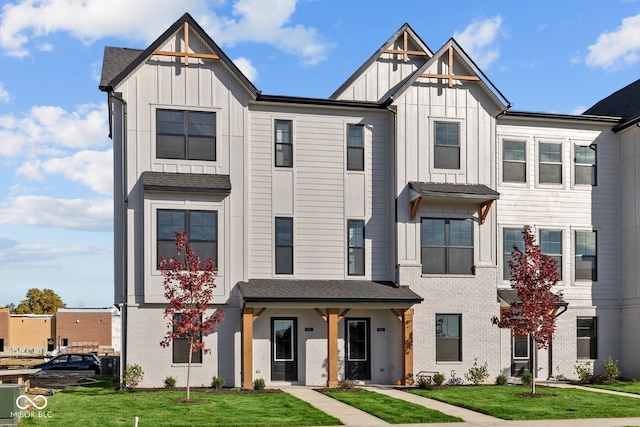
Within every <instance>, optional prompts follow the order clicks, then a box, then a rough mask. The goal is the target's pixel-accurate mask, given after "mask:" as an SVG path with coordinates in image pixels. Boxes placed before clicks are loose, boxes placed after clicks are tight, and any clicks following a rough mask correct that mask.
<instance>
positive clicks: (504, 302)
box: [498, 289, 569, 317]
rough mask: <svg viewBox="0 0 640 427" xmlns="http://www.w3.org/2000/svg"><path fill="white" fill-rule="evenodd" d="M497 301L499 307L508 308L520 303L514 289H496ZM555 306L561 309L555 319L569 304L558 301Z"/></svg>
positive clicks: (561, 300)
mask: <svg viewBox="0 0 640 427" xmlns="http://www.w3.org/2000/svg"><path fill="white" fill-rule="evenodd" d="M498 301H499V302H500V306H501V307H505V308H506V307H510V306H512V305H513V304H517V303H519V302H520V298H518V293H517V292H516V291H515V289H498ZM556 306H557V307H558V309H560V308H562V311H561V312H560V313H558V314H556V317H558V316H560V315H561V314H562V313H564V312H565V311H567V307H568V306H569V303H568V302H566V301H565V300H563V299H560V300H559V301H558V302H557V303H556Z"/></svg>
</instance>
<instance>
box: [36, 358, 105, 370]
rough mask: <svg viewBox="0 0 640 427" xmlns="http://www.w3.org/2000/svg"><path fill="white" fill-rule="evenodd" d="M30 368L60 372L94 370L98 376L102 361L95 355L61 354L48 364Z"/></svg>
mask: <svg viewBox="0 0 640 427" xmlns="http://www.w3.org/2000/svg"><path fill="white" fill-rule="evenodd" d="M30 368H40V369H42V370H43V371H45V370H46V371H48V370H60V371H79V370H83V371H86V370H92V371H93V372H95V373H96V374H99V373H100V359H98V357H97V356H96V355H95V354H91V353H88V354H87V353H83V354H77V353H73V354H61V355H60V356H56V357H54V358H53V359H51V360H49V361H48V362H44V363H38V364H37V365H32V366H30Z"/></svg>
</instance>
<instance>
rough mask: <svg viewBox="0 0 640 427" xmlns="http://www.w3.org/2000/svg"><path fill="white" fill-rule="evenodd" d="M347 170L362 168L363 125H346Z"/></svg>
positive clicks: (360, 169)
mask: <svg viewBox="0 0 640 427" xmlns="http://www.w3.org/2000/svg"><path fill="white" fill-rule="evenodd" d="M347 128H348V129H347V170H350V171H363V170H364V125H351V124H350V125H347Z"/></svg>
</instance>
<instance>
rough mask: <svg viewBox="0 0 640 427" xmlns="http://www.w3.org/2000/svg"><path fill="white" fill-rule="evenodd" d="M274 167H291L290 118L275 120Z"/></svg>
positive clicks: (291, 139)
mask: <svg viewBox="0 0 640 427" xmlns="http://www.w3.org/2000/svg"><path fill="white" fill-rule="evenodd" d="M274 127H275V135H274V139H275V144H276V146H275V150H276V167H283V168H292V167H293V135H292V127H293V122H292V121H291V120H276V121H275V126H274Z"/></svg>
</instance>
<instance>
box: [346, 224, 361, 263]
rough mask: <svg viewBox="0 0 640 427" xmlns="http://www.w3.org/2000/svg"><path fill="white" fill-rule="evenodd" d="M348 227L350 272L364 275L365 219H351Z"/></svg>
mask: <svg viewBox="0 0 640 427" xmlns="http://www.w3.org/2000/svg"><path fill="white" fill-rule="evenodd" d="M347 228H348V233H349V235H348V242H347V244H348V246H349V248H348V249H349V250H348V252H349V253H348V255H347V256H348V259H347V263H348V274H349V275H350V276H362V275H364V221H362V220H359V219H350V220H348V221H347Z"/></svg>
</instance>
